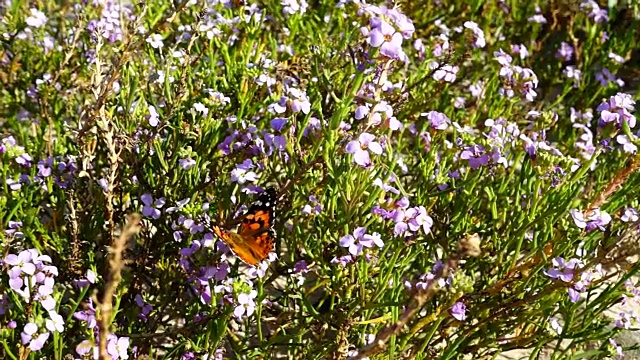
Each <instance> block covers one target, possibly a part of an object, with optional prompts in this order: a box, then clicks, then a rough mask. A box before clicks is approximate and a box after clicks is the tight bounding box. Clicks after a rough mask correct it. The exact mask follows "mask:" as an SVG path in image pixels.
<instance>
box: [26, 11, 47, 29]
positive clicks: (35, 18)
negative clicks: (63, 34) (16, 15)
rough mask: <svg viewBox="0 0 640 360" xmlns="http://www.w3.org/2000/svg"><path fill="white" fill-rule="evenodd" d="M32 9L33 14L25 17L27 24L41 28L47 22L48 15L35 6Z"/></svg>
mask: <svg viewBox="0 0 640 360" xmlns="http://www.w3.org/2000/svg"><path fill="white" fill-rule="evenodd" d="M30 11H31V16H29V17H27V18H26V19H25V22H26V23H27V25H29V26H31V27H34V28H40V27H43V26H44V25H45V24H46V23H47V16H46V15H45V14H44V13H43V12H42V11H40V10H38V9H35V8H31V9H30Z"/></svg>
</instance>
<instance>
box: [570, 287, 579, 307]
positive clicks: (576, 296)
mask: <svg viewBox="0 0 640 360" xmlns="http://www.w3.org/2000/svg"><path fill="white" fill-rule="evenodd" d="M568 292H569V300H570V301H571V302H572V303H577V302H578V301H580V299H581V296H580V292H579V291H577V290H576V289H574V288H569V289H568Z"/></svg>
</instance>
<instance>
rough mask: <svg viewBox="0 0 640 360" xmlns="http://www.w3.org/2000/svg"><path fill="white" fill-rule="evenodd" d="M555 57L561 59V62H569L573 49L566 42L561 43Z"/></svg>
mask: <svg viewBox="0 0 640 360" xmlns="http://www.w3.org/2000/svg"><path fill="white" fill-rule="evenodd" d="M556 57H557V58H559V59H562V61H571V58H572V57H573V47H572V46H571V45H569V44H568V43H566V42H564V41H563V42H561V43H560V47H559V48H558V51H556Z"/></svg>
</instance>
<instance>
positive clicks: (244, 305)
mask: <svg viewBox="0 0 640 360" xmlns="http://www.w3.org/2000/svg"><path fill="white" fill-rule="evenodd" d="M256 296H258V292H257V291H255V290H251V291H250V292H249V293H248V294H247V293H241V294H240V295H238V306H236V308H235V309H234V310H233V315H235V316H236V317H237V318H239V319H240V318H242V316H246V317H250V316H251V315H253V313H254V312H255V310H256V304H255V302H254V299H255V298H256Z"/></svg>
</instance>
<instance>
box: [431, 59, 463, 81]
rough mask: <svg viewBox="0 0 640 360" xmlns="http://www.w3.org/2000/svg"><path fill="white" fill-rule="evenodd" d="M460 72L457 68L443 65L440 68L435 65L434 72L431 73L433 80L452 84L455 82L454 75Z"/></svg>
mask: <svg viewBox="0 0 640 360" xmlns="http://www.w3.org/2000/svg"><path fill="white" fill-rule="evenodd" d="M458 70H460V67H458V66H452V65H449V64H445V65H442V66H438V64H437V63H436V70H435V71H434V72H433V79H434V80H438V81H440V80H444V81H445V82H448V83H452V82H454V81H456V74H457V73H458Z"/></svg>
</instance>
